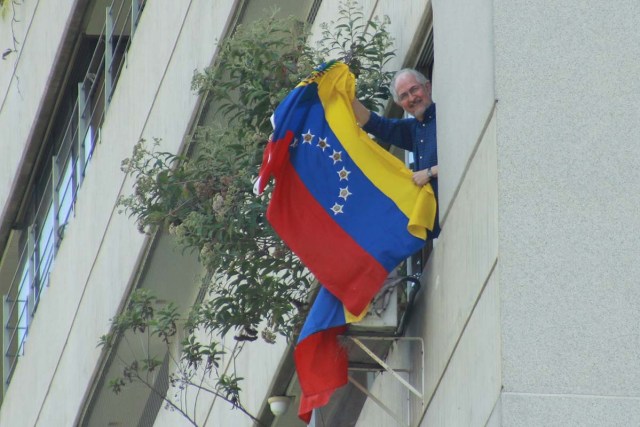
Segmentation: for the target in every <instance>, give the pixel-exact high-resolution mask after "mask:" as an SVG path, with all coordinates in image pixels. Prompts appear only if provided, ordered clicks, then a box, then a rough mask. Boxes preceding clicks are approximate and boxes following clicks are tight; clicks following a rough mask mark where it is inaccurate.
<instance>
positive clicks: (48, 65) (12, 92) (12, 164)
mask: <svg viewBox="0 0 640 427" xmlns="http://www.w3.org/2000/svg"><path fill="white" fill-rule="evenodd" d="M24 3H28V4H29V6H25V5H24V4H23V3H22V2H21V3H20V5H18V6H17V7H18V8H19V9H21V10H22V8H25V10H24V14H25V15H24V19H25V22H29V24H30V26H29V29H28V32H27V34H26V38H24V39H23V38H22V37H24V36H23V35H22V34H23V33H24V29H21V24H18V25H17V27H16V30H17V36H18V37H19V39H18V40H19V41H20V43H21V45H20V46H19V52H18V53H15V52H14V53H12V54H11V56H8V57H7V59H6V60H4V61H1V62H0V70H2V71H0V78H1V79H2V80H0V85H1V86H0V129H1V132H2V134H1V136H0V152H2V155H1V156H0V182H1V183H2V185H0V215H1V214H3V213H4V212H5V211H6V209H7V206H6V203H7V201H8V197H9V195H10V192H11V190H12V188H13V186H14V185H15V181H14V180H15V178H16V174H17V173H18V171H19V168H20V164H21V161H22V157H23V156H24V152H25V149H26V142H27V140H28V139H29V136H30V134H31V132H32V126H33V124H34V123H35V121H36V120H35V118H36V117H37V115H38V113H39V108H40V103H41V102H42V97H43V94H44V92H45V91H46V89H47V84H48V81H49V77H50V74H49V73H50V71H51V69H52V67H53V63H54V60H55V59H56V55H57V53H58V49H59V48H60V44H61V42H62V37H63V35H64V31H65V29H66V23H67V21H68V20H69V18H70V14H71V10H72V6H73V2H70V1H64V2H60V1H57V0H39V1H38V2H36V3H37V7H35V6H36V5H34V4H32V3H33V2H31V1H29V2H24ZM32 8H35V12H32ZM10 22H11V11H9V12H8V16H6V17H5V18H4V19H3V20H0V26H1V27H5V26H7V25H8V26H10ZM3 33H4V31H3ZM21 35H22V37H21ZM10 37H11V36H8V37H7V35H5V36H4V37H3V38H2V40H4V41H5V43H6V44H3V45H1V46H0V50H1V51H4V50H5V48H9V47H11V48H12V47H13V44H12V42H11V39H10ZM16 61H17V62H16ZM14 68H15V71H14ZM12 76H13V77H12Z"/></svg>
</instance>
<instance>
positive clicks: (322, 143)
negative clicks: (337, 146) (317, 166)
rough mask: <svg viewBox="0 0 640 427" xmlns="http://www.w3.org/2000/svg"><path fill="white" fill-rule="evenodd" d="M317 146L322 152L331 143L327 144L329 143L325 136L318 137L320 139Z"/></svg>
mask: <svg viewBox="0 0 640 427" xmlns="http://www.w3.org/2000/svg"><path fill="white" fill-rule="evenodd" d="M318 147H320V149H321V150H322V151H323V152H324V150H325V149H326V148H329V147H331V145H329V143H328V142H327V138H320V140H319V141H318Z"/></svg>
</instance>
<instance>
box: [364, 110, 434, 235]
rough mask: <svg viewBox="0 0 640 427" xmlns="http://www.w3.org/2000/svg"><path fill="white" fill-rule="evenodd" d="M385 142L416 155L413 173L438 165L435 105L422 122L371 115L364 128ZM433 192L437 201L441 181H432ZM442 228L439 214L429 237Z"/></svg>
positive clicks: (426, 113)
mask: <svg viewBox="0 0 640 427" xmlns="http://www.w3.org/2000/svg"><path fill="white" fill-rule="evenodd" d="M362 129H363V130H364V131H365V132H368V133H370V134H372V135H374V136H375V137H376V138H378V139H380V140H381V141H382V142H385V143H387V144H391V145H395V146H397V147H400V148H403V149H405V150H407V151H411V152H413V160H414V164H413V170H414V171H419V170H423V169H426V168H430V167H432V166H436V165H437V164H438V144H437V140H436V104H431V105H430V106H429V108H427V110H426V111H425V112H424V118H423V120H422V121H420V120H418V119H416V118H408V119H387V118H385V117H381V116H380V115H378V114H376V113H373V112H372V113H371V116H370V118H369V121H368V122H367V123H366V124H365V125H364V126H363V127H362ZM430 182H431V186H432V187H433V192H434V193H435V195H436V200H437V198H438V179H437V178H436V177H434V178H432V179H431V181H430ZM438 234H440V225H439V224H438V217H437V214H436V226H435V228H434V230H433V232H430V233H429V238H435V237H438Z"/></svg>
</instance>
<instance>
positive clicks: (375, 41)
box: [101, 1, 394, 425]
mask: <svg viewBox="0 0 640 427" xmlns="http://www.w3.org/2000/svg"><path fill="white" fill-rule="evenodd" d="M388 24H389V20H388V18H385V19H383V20H374V21H366V20H365V18H364V15H363V13H362V11H361V10H360V9H358V8H357V7H356V6H355V5H354V4H353V3H352V2H350V1H348V2H346V3H345V4H343V5H341V6H340V9H339V15H338V19H337V21H336V22H331V23H328V24H323V25H321V27H320V28H321V30H322V37H321V40H320V42H319V45H318V46H317V47H316V48H311V47H309V46H308V45H307V37H308V32H307V29H306V28H305V26H304V25H303V24H302V23H300V22H299V21H297V20H295V19H293V18H289V19H278V18H276V17H275V14H272V15H271V16H270V17H268V18H266V19H263V20H260V21H257V22H254V23H252V24H251V25H248V26H239V27H238V28H237V29H236V31H235V32H234V34H233V35H232V36H231V37H230V38H228V39H227V40H225V41H223V42H222V44H221V50H220V54H219V56H218V59H217V61H216V63H215V64H214V65H213V66H212V67H210V68H207V69H205V70H203V71H202V72H198V73H196V74H195V75H194V78H193V81H192V88H193V89H194V90H197V91H199V92H200V93H201V94H203V95H206V97H207V102H208V107H209V109H210V110H211V111H216V112H217V114H216V115H214V116H213V120H212V123H210V124H209V125H207V126H200V127H199V128H198V130H197V132H196V133H195V135H194V141H193V143H192V145H191V149H190V150H188V152H187V153H186V154H184V155H180V154H173V153H167V152H159V151H157V150H156V148H157V144H153V143H152V144H149V143H148V142H147V141H140V142H139V143H137V144H136V145H135V147H134V152H133V155H132V156H131V157H130V158H128V159H125V160H124V161H123V164H122V169H123V171H124V172H125V173H127V174H130V175H131V176H133V177H134V179H135V191H134V193H133V194H132V195H130V196H127V197H123V198H122V199H121V200H120V205H121V206H122V208H123V210H124V211H126V212H127V213H128V214H129V215H130V216H132V217H133V218H135V220H136V222H137V225H138V228H139V229H140V231H141V232H146V233H152V232H155V231H156V230H158V229H160V230H166V231H168V232H169V233H170V234H171V235H173V236H175V238H176V239H177V241H178V242H179V244H180V245H181V247H183V248H184V249H185V250H191V251H196V252H197V253H198V255H199V260H200V262H201V263H202V265H203V267H204V271H205V274H204V277H203V279H202V286H203V288H204V289H205V290H206V297H204V298H203V300H202V301H199V302H197V303H196V304H195V305H194V306H193V307H191V310H190V311H189V314H188V316H187V318H186V319H181V316H180V314H179V311H178V310H177V308H176V307H175V306H173V305H172V304H168V305H167V306H166V307H164V308H162V309H159V310H158V309H156V308H155V304H154V297H153V296H152V295H151V294H149V293H148V291H146V290H138V291H135V292H134V293H133V295H132V297H131V301H130V303H129V305H128V307H127V308H126V309H125V310H124V312H123V313H122V314H121V315H119V316H117V317H116V318H114V319H113V324H112V330H111V332H110V333H109V334H108V335H105V336H103V337H102V339H101V345H103V346H106V347H109V346H113V345H114V344H115V342H116V341H117V340H118V339H119V337H120V339H122V337H125V338H126V336H127V334H131V333H143V334H146V335H147V337H148V339H152V338H155V339H161V340H162V341H163V342H164V343H165V344H166V349H167V351H168V352H171V350H172V347H173V344H174V340H175V338H176V336H177V331H178V328H179V326H178V325H184V334H185V338H184V339H183V340H182V342H181V343H180V345H179V349H178V351H179V353H180V355H181V356H180V357H179V358H178V357H174V358H173V359H172V360H173V362H174V364H175V366H176V370H175V374H174V376H173V377H172V383H173V384H174V385H176V386H177V387H178V388H181V387H185V385H187V384H188V385H192V386H193V385H195V386H196V387H200V386H199V384H201V382H200V379H201V377H202V376H203V375H204V376H208V377H213V378H214V379H215V383H214V386H213V387H211V388H208V389H206V390H204V391H206V392H211V393H214V394H216V395H218V396H221V397H222V398H223V399H225V400H226V401H228V402H229V403H231V404H232V405H233V406H235V407H237V408H239V409H241V410H243V411H244V412H245V413H246V414H247V415H249V416H251V415H250V414H249V413H248V412H247V411H246V410H245V409H244V407H243V406H242V404H241V401H240V385H239V384H240V380H241V378H239V377H237V376H236V373H235V372H232V373H230V374H229V373H221V372H219V371H218V368H219V366H218V361H219V358H220V356H221V354H223V350H222V348H221V346H220V344H219V341H218V340H219V338H220V337H223V336H225V335H226V334H228V333H233V334H234V337H235V339H236V340H238V341H239V342H241V343H243V344H244V343H245V342H250V341H254V340H256V339H257V338H258V336H260V337H262V339H264V340H266V341H267V342H273V341H274V340H275V339H276V336H277V335H282V336H285V337H286V338H288V339H291V338H293V337H295V335H296V333H297V331H298V330H299V327H300V326H301V321H302V319H303V318H304V316H305V315H306V311H307V309H308V303H309V294H310V290H311V289H312V284H313V280H314V279H313V277H312V276H311V274H310V273H309V272H308V271H307V270H306V269H305V267H304V265H302V263H301V262H300V260H299V259H298V258H297V257H296V256H295V255H294V254H293V253H292V252H291V251H290V250H289V249H288V248H287V247H286V246H285V245H284V244H283V243H282V242H281V241H280V240H279V238H278V237H277V236H276V235H275V233H274V231H273V230H272V229H271V227H270V226H269V224H268V223H267V222H266V220H265V211H266V205H267V202H268V199H269V189H267V191H266V192H265V193H264V194H263V195H262V196H261V197H259V198H258V197H256V196H255V195H254V194H253V192H252V187H253V181H254V180H255V177H256V175H257V171H258V168H259V165H260V162H261V158H262V151H263V149H264V146H265V143H266V141H267V140H268V137H269V134H270V133H271V130H272V129H271V124H270V121H269V117H270V116H271V114H272V112H273V110H274V109H275V107H276V106H277V105H278V103H279V102H280V101H281V100H282V99H283V98H284V97H285V95H286V94H287V92H288V91H289V90H290V89H291V88H292V87H294V86H295V84H297V82H298V81H300V80H301V79H302V78H304V77H306V76H307V75H309V74H310V72H311V71H312V70H313V66H314V65H317V64H319V63H321V62H324V61H326V60H330V59H336V58H342V59H344V60H345V61H347V62H349V63H350V65H351V67H352V70H353V71H354V73H355V74H356V75H358V76H359V77H358V95H357V96H358V97H359V98H360V99H361V100H362V101H363V103H365V104H366V105H368V106H369V107H370V108H379V107H380V106H382V104H383V103H384V101H385V100H386V99H387V98H388V91H387V86H388V83H389V80H390V77H391V75H390V73H389V72H388V71H385V65H387V63H388V62H389V60H390V59H391V58H392V57H393V56H394V53H393V52H392V51H391V45H392V40H391V38H390V36H389V33H388V31H387V26H388ZM202 336H206V337H207V339H206V340H204V342H203V340H202V339H201V337H202ZM236 348H239V349H242V345H241V346H238V347H236ZM232 356H234V355H232ZM122 363H123V366H124V369H123V374H122V376H120V377H118V378H115V379H113V380H112V381H111V387H112V389H113V390H114V391H115V392H118V391H119V390H121V388H122V387H124V386H125V385H126V384H127V383H130V382H133V381H138V382H143V383H147V384H148V385H150V386H151V383H150V382H149V381H148V378H149V375H150V374H152V373H153V372H154V371H155V370H156V369H157V367H158V366H159V365H160V363H161V362H160V360H159V358H158V356H157V355H146V356H145V357H143V358H141V359H136V358H134V360H131V361H129V362H126V361H125V360H124V359H123V360H122ZM200 388H202V387H200ZM169 405H173V407H174V409H177V410H179V411H181V412H182V413H183V414H184V415H185V416H186V417H187V418H189V419H190V420H191V421H192V422H193V424H194V425H195V424H196V421H195V420H194V419H192V418H191V417H192V416H193V413H192V412H189V408H186V407H182V406H180V405H177V404H175V403H174V402H170V403H169Z"/></svg>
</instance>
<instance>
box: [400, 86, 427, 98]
mask: <svg viewBox="0 0 640 427" xmlns="http://www.w3.org/2000/svg"><path fill="white" fill-rule="evenodd" d="M420 89H422V86H420V85H415V86H411V87H410V88H409V90H408V91H406V92H402V93H399V94H398V101H400V102H404V101H406V100H407V99H409V95H411V96H416V95H417V94H418V93H419V92H420Z"/></svg>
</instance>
